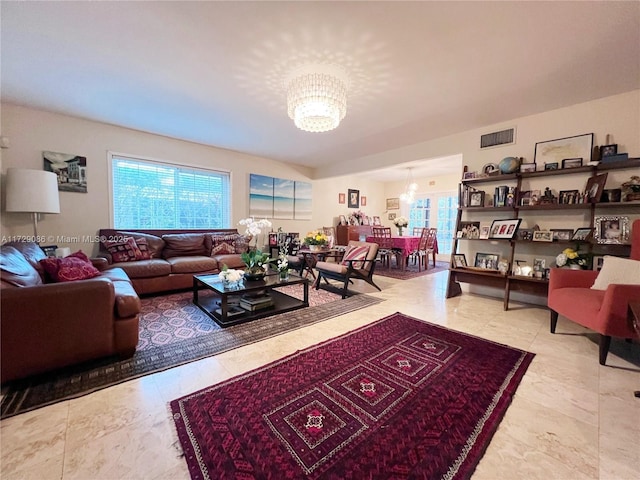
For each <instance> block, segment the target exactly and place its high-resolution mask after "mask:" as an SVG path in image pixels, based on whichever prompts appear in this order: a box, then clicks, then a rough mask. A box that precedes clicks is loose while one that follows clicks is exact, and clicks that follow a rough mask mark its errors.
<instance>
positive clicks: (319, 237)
mask: <svg viewBox="0 0 640 480" xmlns="http://www.w3.org/2000/svg"><path fill="white" fill-rule="evenodd" d="M302 243H304V244H305V245H307V246H308V247H309V250H311V251H312V252H314V251H317V250H320V249H321V248H322V247H324V246H325V245H326V244H327V243H329V239H328V238H327V236H326V235H325V234H324V233H322V232H320V231H319V230H313V231H311V232H309V233H307V235H306V236H305V237H304V239H303V240H302Z"/></svg>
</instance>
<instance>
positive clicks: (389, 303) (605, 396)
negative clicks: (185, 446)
mask: <svg viewBox="0 0 640 480" xmlns="http://www.w3.org/2000/svg"><path fill="white" fill-rule="evenodd" d="M377 278H378V281H379V284H380V286H381V287H382V289H383V291H382V292H381V293H378V292H377V291H376V290H374V289H372V288H371V287H370V286H368V285H358V287H357V288H359V289H361V291H365V292H367V293H370V294H372V295H379V296H380V297H382V298H384V299H386V301H385V302H382V303H380V304H378V305H375V306H372V307H369V308H366V309H363V310H359V311H357V312H352V313H349V314H347V315H344V316H341V317H338V318H334V319H331V320H328V321H325V322H322V323H319V324H316V325H312V326H309V327H306V328H304V329H300V330H297V331H294V332H290V333H287V334H285V335H281V336H278V337H275V338H271V339H268V340H265V341H263V342H260V343H257V344H254V345H248V346H246V347H243V348H238V349H236V350H232V351H230V352H227V353H224V354H222V355H218V356H215V357H210V358H207V359H204V360H201V361H198V362H194V363H190V364H188V365H184V366H182V367H178V368H174V369H171V370H167V371H164V372H161V373H157V374H154V375H149V376H146V377H143V378H140V379H138V380H133V381H130V382H127V383H124V384H121V385H117V386H114V387H111V388H108V389H105V390H101V391H99V392H95V393H93V394H91V395H87V396H84V397H82V398H78V399H75V400H70V401H66V402H63V403H59V404H56V405H52V406H49V407H45V408H42V409H39V410H36V411H33V412H29V413H26V414H23V415H18V416H16V417H13V418H9V419H7V420H4V421H2V422H0V428H1V429H0V442H1V443H0V447H1V470H0V477H1V478H2V479H6V480H10V479H32V478H33V479H65V480H66V479H138V478H140V479H171V480H173V479H187V478H189V475H188V471H187V467H186V463H185V462H184V460H183V459H182V458H181V457H180V455H179V448H178V447H177V444H176V436H175V433H174V429H173V425H172V421H171V419H170V415H169V413H168V408H167V403H168V402H169V401H170V400H172V399H174V398H177V397H179V396H182V395H185V394H188V393H190V392H192V391H194V390H197V389H200V388H204V387H206V386H209V385H211V384H213V383H216V382H219V381H221V380H225V379H227V378H230V377H232V376H234V375H238V374H240V373H243V372H246V371H247V370H250V369H252V368H255V367H258V366H260V365H262V364H265V363H267V362H270V361H273V360H275V359H277V358H280V357H282V356H284V355H287V354H289V353H293V352H294V351H296V350H298V349H301V348H304V347H307V346H309V345H313V344H315V343H318V342H320V341H323V340H325V339H328V338H331V337H333V336H336V335H339V334H341V333H344V332H347V331H349V330H353V329H354V328H357V327H360V326H362V325H365V324H367V323H369V322H371V321H373V320H377V319H379V318H381V317H383V316H385V315H388V314H391V313H393V312H396V311H400V312H403V313H405V314H408V315H411V316H414V317H417V318H420V319H424V320H428V321H430V322H433V323H437V324H440V325H444V326H447V327H449V328H452V329H456V330H460V331H464V332H468V333H471V334H473V335H477V336H480V337H483V338H487V339H490V340H493V341H497V342H500V343H504V344H507V345H511V346H513V347H517V348H521V349H524V350H528V351H530V352H533V353H535V354H536V357H535V359H534V361H533V363H532V364H531V366H530V367H529V370H528V371H527V374H526V375H525V377H524V379H523V381H522V383H521V385H520V387H519V389H518V391H517V394H516V396H515V398H514V401H513V403H512V405H511V406H510V407H509V409H508V411H507V413H506V415H505V417H504V419H503V421H502V423H501V424H500V427H499V428H498V431H497V432H496V434H495V436H494V437H493V439H492V441H491V444H490V445H489V447H488V449H487V451H486V453H485V455H484V457H483V459H482V460H481V462H480V464H479V465H478V468H477V469H476V471H475V473H474V475H473V478H474V479H487V480H489V479H492V480H493V479H545V480H548V479H583V478H584V479H587V478H589V479H598V478H600V479H616V480H617V479H638V478H640V399H636V398H634V397H633V390H640V367H639V366H638V365H639V363H640V362H638V360H637V359H638V355H637V350H638V346H637V345H633V346H630V345H628V344H624V343H622V342H616V343H614V345H613V346H612V348H613V349H614V352H613V353H610V354H609V360H608V366H606V367H602V366H600V365H598V360H597V357H598V348H597V344H596V343H595V342H594V341H593V336H590V335H586V333H588V332H587V331H586V330H585V329H583V328H581V327H579V326H577V325H575V324H573V323H571V322H569V321H567V320H564V319H562V318H561V319H560V322H559V324H558V329H557V332H558V333H557V334H556V335H551V334H550V333H549V322H548V313H547V311H546V310H545V309H542V308H536V307H530V306H525V305H521V306H519V305H516V306H515V308H513V309H511V310H509V311H507V312H504V311H503V310H502V301H501V300H499V299H489V298H483V297H479V296H474V295H470V294H463V295H462V296H460V297H456V298H452V299H449V300H445V298H444V291H445V285H446V280H447V272H441V273H438V274H434V275H430V276H426V277H422V278H417V279H413V280H407V281H400V280H393V279H387V278H383V277H377Z"/></svg>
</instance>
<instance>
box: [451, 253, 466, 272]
mask: <svg viewBox="0 0 640 480" xmlns="http://www.w3.org/2000/svg"><path fill="white" fill-rule="evenodd" d="M453 266H454V267H455V268H461V267H466V266H467V257H465V255H464V253H454V254H453Z"/></svg>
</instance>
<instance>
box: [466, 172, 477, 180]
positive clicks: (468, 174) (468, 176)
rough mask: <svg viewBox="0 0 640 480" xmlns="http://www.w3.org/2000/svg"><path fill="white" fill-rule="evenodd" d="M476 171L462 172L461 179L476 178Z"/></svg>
mask: <svg viewBox="0 0 640 480" xmlns="http://www.w3.org/2000/svg"><path fill="white" fill-rule="evenodd" d="M476 175H477V174H476V172H464V173H463V174H462V179H463V180H471V179H473V178H476Z"/></svg>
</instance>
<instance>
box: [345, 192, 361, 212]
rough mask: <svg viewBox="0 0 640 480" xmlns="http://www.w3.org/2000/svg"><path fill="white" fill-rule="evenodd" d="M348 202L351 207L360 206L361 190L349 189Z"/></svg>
mask: <svg viewBox="0 0 640 480" xmlns="http://www.w3.org/2000/svg"><path fill="white" fill-rule="evenodd" d="M348 195H349V197H348V203H347V206H348V207H349V208H360V190H353V189H351V188H350V189H349V191H348Z"/></svg>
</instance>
